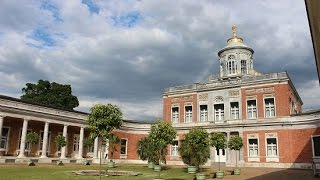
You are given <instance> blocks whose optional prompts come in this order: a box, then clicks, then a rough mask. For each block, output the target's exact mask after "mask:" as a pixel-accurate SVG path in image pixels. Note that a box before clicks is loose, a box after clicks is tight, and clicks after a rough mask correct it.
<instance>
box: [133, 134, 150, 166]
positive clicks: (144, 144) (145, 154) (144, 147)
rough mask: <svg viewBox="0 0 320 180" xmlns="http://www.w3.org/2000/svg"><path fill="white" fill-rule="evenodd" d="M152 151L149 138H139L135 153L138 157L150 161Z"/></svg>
mask: <svg viewBox="0 0 320 180" xmlns="http://www.w3.org/2000/svg"><path fill="white" fill-rule="evenodd" d="M152 153H153V149H152V146H151V141H150V138H149V137H144V138H142V139H140V140H139V141H138V144H137V154H138V155H139V157H140V159H141V160H143V161H145V160H148V161H152Z"/></svg>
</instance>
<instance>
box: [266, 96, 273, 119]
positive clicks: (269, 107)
mask: <svg viewBox="0 0 320 180" xmlns="http://www.w3.org/2000/svg"><path fill="white" fill-rule="evenodd" d="M264 107H265V117H274V116H275V108H274V98H267V99H264Z"/></svg>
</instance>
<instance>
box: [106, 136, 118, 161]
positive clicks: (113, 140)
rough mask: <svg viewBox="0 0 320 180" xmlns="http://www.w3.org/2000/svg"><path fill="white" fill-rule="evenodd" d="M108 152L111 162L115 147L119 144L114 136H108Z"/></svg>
mask: <svg viewBox="0 0 320 180" xmlns="http://www.w3.org/2000/svg"><path fill="white" fill-rule="evenodd" d="M108 142H109V151H110V157H111V161H112V160H113V159H114V152H115V151H116V145H117V144H119V143H120V138H119V137H118V136H116V135H114V134H110V135H109V137H108Z"/></svg>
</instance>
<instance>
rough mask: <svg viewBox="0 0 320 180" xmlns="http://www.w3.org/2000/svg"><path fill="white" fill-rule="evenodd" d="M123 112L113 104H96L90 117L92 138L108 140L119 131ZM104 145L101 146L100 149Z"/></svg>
mask: <svg viewBox="0 0 320 180" xmlns="http://www.w3.org/2000/svg"><path fill="white" fill-rule="evenodd" d="M122 121H123V120H122V112H121V110H120V108H118V107H117V106H115V105H112V104H107V105H104V104H96V105H94V106H93V107H92V108H91V109H90V114H89V116H88V124H89V129H90V137H91V138H92V139H95V138H96V137H98V138H101V139H102V140H103V139H107V138H108V136H109V133H110V132H111V131H112V130H114V129H118V128H120V127H121V125H122ZM101 147H102V143H101V145H100V149H102V148H101ZM99 178H100V179H101V155H100V163H99Z"/></svg>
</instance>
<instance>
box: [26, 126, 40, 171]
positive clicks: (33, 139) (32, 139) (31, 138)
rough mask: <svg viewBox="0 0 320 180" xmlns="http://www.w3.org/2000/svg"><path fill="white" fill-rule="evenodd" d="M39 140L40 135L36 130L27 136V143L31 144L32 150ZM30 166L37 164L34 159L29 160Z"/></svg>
mask: <svg viewBox="0 0 320 180" xmlns="http://www.w3.org/2000/svg"><path fill="white" fill-rule="evenodd" d="M38 142H39V135H38V134H37V133H36V132H30V133H28V134H27V136H26V143H28V144H30V150H32V145H33V144H37V143H38ZM28 166H35V164H34V162H33V161H32V159H30V160H29V161H28Z"/></svg>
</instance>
